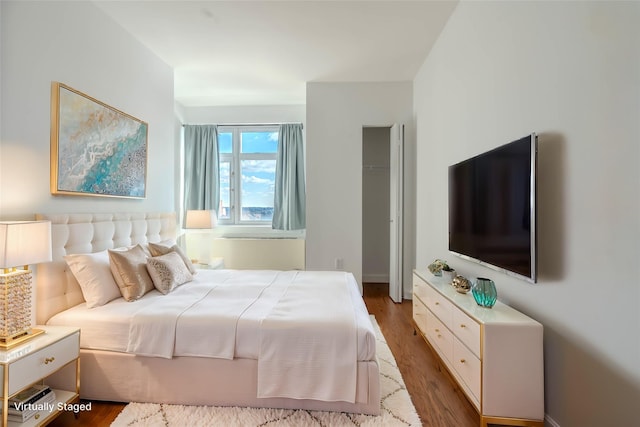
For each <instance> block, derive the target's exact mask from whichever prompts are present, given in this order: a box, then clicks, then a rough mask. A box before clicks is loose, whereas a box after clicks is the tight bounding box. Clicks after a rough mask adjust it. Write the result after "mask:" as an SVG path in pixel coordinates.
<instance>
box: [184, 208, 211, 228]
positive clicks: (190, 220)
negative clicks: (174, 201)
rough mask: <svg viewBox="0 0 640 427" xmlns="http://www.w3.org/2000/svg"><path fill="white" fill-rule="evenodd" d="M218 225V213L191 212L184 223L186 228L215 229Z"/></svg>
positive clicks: (188, 212)
mask: <svg viewBox="0 0 640 427" xmlns="http://www.w3.org/2000/svg"><path fill="white" fill-rule="evenodd" d="M216 225H218V217H217V216H216V211H213V210H211V211H209V210H189V211H187V216H186V218H185V221H184V227H185V228H215V227H216Z"/></svg>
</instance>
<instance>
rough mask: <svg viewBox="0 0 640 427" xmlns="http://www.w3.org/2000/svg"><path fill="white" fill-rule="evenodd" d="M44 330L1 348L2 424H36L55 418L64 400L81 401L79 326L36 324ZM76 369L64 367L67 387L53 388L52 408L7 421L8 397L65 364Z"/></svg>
mask: <svg viewBox="0 0 640 427" xmlns="http://www.w3.org/2000/svg"><path fill="white" fill-rule="evenodd" d="M37 328H38V329H41V330H44V333H43V334H40V335H38V336H37V337H35V338H32V339H30V340H28V341H25V342H24V343H21V344H20V345H16V346H15V347H12V348H10V349H6V350H5V349H3V350H0V366H1V368H2V371H1V373H0V380H2V384H3V385H2V425H3V426H7V425H8V426H24V427H27V426H39V425H44V424H47V423H49V422H50V421H51V420H53V419H54V418H56V417H57V416H58V415H59V414H60V413H61V410H62V409H64V404H72V403H77V402H79V401H80V329H78V328H72V327H66V326H38V327H37ZM70 365H72V366H74V367H75V369H70V370H65V371H64V372H65V373H66V372H70V374H69V376H71V375H75V379H73V378H69V379H70V380H72V381H69V383H70V384H73V385H74V386H71V387H69V389H70V390H60V389H54V392H55V397H56V399H55V401H54V402H53V403H52V404H51V406H50V407H51V408H53V409H52V410H51V411H47V410H43V411H39V412H38V413H36V414H35V415H34V416H32V417H31V418H29V419H28V420H27V421H25V422H24V423H18V422H11V421H10V422H8V423H7V413H8V407H9V398H11V397H12V396H13V395H15V394H16V393H18V392H19V391H22V390H24V389H26V388H27V387H30V386H32V385H34V384H46V383H47V381H46V378H47V377H48V376H49V375H51V374H53V373H55V372H58V371H60V370H62V369H63V368H65V367H67V366H70Z"/></svg>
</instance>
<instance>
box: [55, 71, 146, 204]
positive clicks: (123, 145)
mask: <svg viewBox="0 0 640 427" xmlns="http://www.w3.org/2000/svg"><path fill="white" fill-rule="evenodd" d="M148 131H149V126H148V124H147V123H146V122H144V121H142V120H140V119H137V118H135V117H133V116H131V115H129V114H126V113H123V112H122V111H120V110H117V109H115V108H113V107H111V106H109V105H107V104H105V103H103V102H100V101H98V100H97V99H95V98H92V97H90V96H88V95H86V94H84V93H82V92H80V91H78V90H76V89H73V88H71V87H69V86H67V85H65V84H63V83H60V82H52V83H51V194H53V195H73V196H104V197H125V198H134V199H143V198H145V197H146V187H147V185H146V183H147V148H148Z"/></svg>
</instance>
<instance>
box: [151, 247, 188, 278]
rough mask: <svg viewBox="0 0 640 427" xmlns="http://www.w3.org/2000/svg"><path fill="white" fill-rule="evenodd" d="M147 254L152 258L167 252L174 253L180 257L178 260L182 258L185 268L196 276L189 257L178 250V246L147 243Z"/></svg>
mask: <svg viewBox="0 0 640 427" xmlns="http://www.w3.org/2000/svg"><path fill="white" fill-rule="evenodd" d="M149 252H151V256H154V257H157V256H160V255H166V254H168V253H169V252H175V253H177V254H178V255H180V258H182V261H183V262H184V265H186V266H187V268H188V269H189V272H190V273H191V274H196V272H197V270H196V268H195V267H194V266H193V263H192V262H191V260H190V259H189V257H188V256H187V255H186V254H185V253H184V251H183V250H182V249H180V246H178V245H176V244H175V243H173V242H171V243H170V244H167V243H166V242H160V243H149Z"/></svg>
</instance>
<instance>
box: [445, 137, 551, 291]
mask: <svg viewBox="0 0 640 427" xmlns="http://www.w3.org/2000/svg"><path fill="white" fill-rule="evenodd" d="M537 153H538V139H537V136H536V134H535V133H532V134H531V135H527V136H525V137H524V138H521V139H518V140H516V141H513V142H510V143H508V144H505V145H502V146H500V147H498V148H495V149H493V150H491V151H487V152H485V153H482V154H479V155H477V156H475V157H472V158H470V159H467V160H464V161H462V162H460V163H456V164H455V165H451V166H449V250H450V251H451V252H453V253H454V254H456V255H459V256H461V257H463V258H465V259H468V260H471V261H475V262H478V263H480V264H483V265H486V266H488V267H490V268H493V269H496V270H499V271H503V272H505V273H507V274H509V275H513V276H516V277H519V278H522V279H525V280H527V281H529V282H532V283H535V282H536V280H537V262H536V258H537V257H536V251H537V247H536V243H537V242H536V234H537V233H536V196H537V194H536V170H537Z"/></svg>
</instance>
